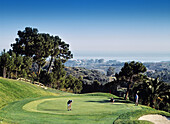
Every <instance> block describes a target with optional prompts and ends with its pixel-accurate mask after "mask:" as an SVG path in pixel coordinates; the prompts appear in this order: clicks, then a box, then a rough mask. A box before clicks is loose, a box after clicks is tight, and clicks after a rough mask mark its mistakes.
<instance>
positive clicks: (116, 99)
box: [86, 98, 133, 104]
mask: <svg viewBox="0 0 170 124" xmlns="http://www.w3.org/2000/svg"><path fill="white" fill-rule="evenodd" d="M114 100H115V102H114V103H132V104H133V102H132V101H126V100H123V99H121V98H115V99H114ZM86 102H98V103H112V102H110V100H102V101H93V100H90V101H86Z"/></svg>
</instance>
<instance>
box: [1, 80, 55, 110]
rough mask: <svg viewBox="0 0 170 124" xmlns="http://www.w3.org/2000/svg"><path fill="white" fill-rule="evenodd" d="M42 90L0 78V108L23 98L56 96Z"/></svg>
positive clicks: (31, 85) (27, 84) (22, 82)
mask: <svg viewBox="0 0 170 124" xmlns="http://www.w3.org/2000/svg"><path fill="white" fill-rule="evenodd" d="M53 92H54V91H50V90H49V89H48V90H45V89H42V88H41V87H38V86H36V85H33V84H31V83H27V82H24V81H17V80H12V79H5V78H2V77H0V108H2V107H3V106H5V105H6V104H8V103H10V102H13V101H16V100H20V99H25V98H35V97H41V96H51V95H52V96H56V95H57V93H55V92H54V93H53Z"/></svg>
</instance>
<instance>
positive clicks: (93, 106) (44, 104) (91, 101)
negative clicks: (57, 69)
mask: <svg viewBox="0 0 170 124" xmlns="http://www.w3.org/2000/svg"><path fill="white" fill-rule="evenodd" d="M69 99H71V100H73V103H72V110H71V111H67V101H68V100H69ZM108 101H109V99H107V98H106V97H102V96H93V97H91V96H83V97H81V96H77V97H59V98H49V99H40V100H36V101H32V102H30V103H27V104H26V105H24V106H23V109H24V110H26V111H30V112H40V113H50V114H61V115H62V114H63V115H81V116H83V115H88V116H89V115H100V114H113V113H115V112H117V111H124V110H126V111H128V110H129V111H130V110H134V109H141V108H140V107H136V106H134V104H127V103H122V102H115V103H110V102H108Z"/></svg>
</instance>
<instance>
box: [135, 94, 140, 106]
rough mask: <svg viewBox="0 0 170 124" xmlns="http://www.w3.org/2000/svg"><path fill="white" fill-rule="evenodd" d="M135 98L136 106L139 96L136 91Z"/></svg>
mask: <svg viewBox="0 0 170 124" xmlns="http://www.w3.org/2000/svg"><path fill="white" fill-rule="evenodd" d="M135 100H136V101H135V105H136V106H138V100H139V96H138V94H137V93H136V96H135Z"/></svg>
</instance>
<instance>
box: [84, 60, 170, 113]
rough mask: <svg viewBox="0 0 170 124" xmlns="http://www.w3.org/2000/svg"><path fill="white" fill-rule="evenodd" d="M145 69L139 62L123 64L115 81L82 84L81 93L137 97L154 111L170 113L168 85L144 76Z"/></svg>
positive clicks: (157, 79) (133, 98) (132, 98)
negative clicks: (136, 95) (106, 93)
mask: <svg viewBox="0 0 170 124" xmlns="http://www.w3.org/2000/svg"><path fill="white" fill-rule="evenodd" d="M146 70H147V69H146V67H145V66H144V65H143V64H142V63H139V62H134V61H132V62H129V63H127V62H126V63H125V64H124V66H123V67H122V69H121V71H120V72H119V73H116V74H115V77H116V78H115V80H114V81H112V82H109V83H106V84H101V83H100V82H98V81H94V82H93V83H92V84H90V85H89V84H83V90H82V92H94V91H95V92H109V93H113V94H116V95H119V96H122V97H124V98H125V99H130V100H132V101H134V100H135V94H136V93H138V95H139V102H140V103H141V104H143V105H147V106H150V107H153V108H156V109H160V110H165V111H168V112H170V98H169V96H170V85H169V84H167V83H165V82H163V81H160V80H159V78H158V77H157V78H150V77H148V76H146V73H145V72H146Z"/></svg>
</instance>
